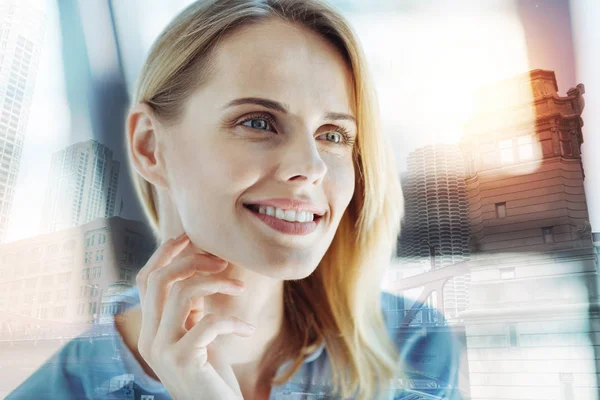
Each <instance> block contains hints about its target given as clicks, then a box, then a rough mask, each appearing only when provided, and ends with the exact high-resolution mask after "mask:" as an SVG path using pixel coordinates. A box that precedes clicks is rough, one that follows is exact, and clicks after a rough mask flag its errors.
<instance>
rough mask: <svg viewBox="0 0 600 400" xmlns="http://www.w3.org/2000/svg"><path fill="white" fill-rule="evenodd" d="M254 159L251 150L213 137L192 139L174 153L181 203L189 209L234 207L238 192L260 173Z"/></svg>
mask: <svg viewBox="0 0 600 400" xmlns="http://www.w3.org/2000/svg"><path fill="white" fill-rule="evenodd" d="M252 160H253V157H252V155H251V154H249V152H243V151H238V150H236V148H235V147H233V146H223V145H220V144H218V143H211V142H210V141H204V142H202V143H195V144H193V145H192V144H190V143H188V146H187V147H186V148H180V151H179V153H178V154H175V157H173V164H174V168H173V171H172V175H173V176H172V178H173V179H172V181H173V182H174V185H173V187H174V190H175V191H176V196H177V197H178V198H179V199H178V201H177V202H178V204H180V205H181V206H183V207H184V208H185V209H186V210H187V213H190V212H194V211H195V212H205V211H208V212H210V213H214V212H215V211H219V210H222V209H223V208H224V207H231V205H232V204H233V202H234V201H235V198H236V197H237V196H236V195H237V194H239V193H240V192H242V191H243V190H245V188H247V187H248V185H250V184H251V182H252V181H253V179H254V177H255V175H256V171H255V170H256V168H258V167H257V166H256V162H254V163H253V162H252ZM254 160H256V157H254ZM198 204H202V205H203V207H198ZM216 207H218V210H217V209H216ZM190 208H192V209H190Z"/></svg>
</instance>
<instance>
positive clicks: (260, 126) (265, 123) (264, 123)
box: [242, 118, 270, 130]
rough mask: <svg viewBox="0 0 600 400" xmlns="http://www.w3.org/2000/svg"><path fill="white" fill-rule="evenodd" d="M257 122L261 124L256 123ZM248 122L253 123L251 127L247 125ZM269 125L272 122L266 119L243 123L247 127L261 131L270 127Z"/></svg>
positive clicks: (252, 119) (249, 120)
mask: <svg viewBox="0 0 600 400" xmlns="http://www.w3.org/2000/svg"><path fill="white" fill-rule="evenodd" d="M257 121H258V122H259V123H255V122H257ZM246 122H251V124H250V126H248V125H245V123H246ZM269 124H270V122H269V121H267V120H266V119H264V118H250V119H247V120H245V121H244V122H242V125H244V126H247V127H248V128H252V129H260V130H263V129H264V128H267V127H268V126H269Z"/></svg>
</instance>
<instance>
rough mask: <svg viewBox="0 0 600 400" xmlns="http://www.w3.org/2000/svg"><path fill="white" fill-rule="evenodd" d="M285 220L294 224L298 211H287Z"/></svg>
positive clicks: (284, 216) (284, 215)
mask: <svg viewBox="0 0 600 400" xmlns="http://www.w3.org/2000/svg"><path fill="white" fill-rule="evenodd" d="M283 219H285V220H286V221H290V222H294V221H295V220H296V211H294V210H285V212H284V214H283Z"/></svg>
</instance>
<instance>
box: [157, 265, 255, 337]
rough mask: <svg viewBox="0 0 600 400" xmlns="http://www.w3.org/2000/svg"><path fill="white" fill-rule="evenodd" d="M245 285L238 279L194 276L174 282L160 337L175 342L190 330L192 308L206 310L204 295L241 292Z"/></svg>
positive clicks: (164, 310) (163, 317) (165, 308)
mask: <svg viewBox="0 0 600 400" xmlns="http://www.w3.org/2000/svg"><path fill="white" fill-rule="evenodd" d="M243 290H244V286H243V283H242V282H241V281H238V280H237V279H226V278H218V277H216V276H198V275H195V276H192V277H190V278H188V279H183V280H180V281H177V282H175V283H173V285H172V286H171V290H170V291H169V294H168V296H167V300H166V302H165V306H164V308H163V312H162V317H161V320H160V324H159V327H158V331H157V332H156V340H157V341H160V342H162V343H166V344H171V343H175V342H177V341H178V340H179V339H181V337H182V336H183V335H185V333H186V332H187V331H188V329H186V327H185V322H186V320H187V318H188V316H189V315H190V312H191V311H192V310H194V311H199V312H201V313H203V312H204V297H205V296H210V295H211V294H214V293H224V294H230V295H234V296H236V295H239V294H241V293H242V292H243Z"/></svg>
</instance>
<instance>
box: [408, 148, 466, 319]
mask: <svg viewBox="0 0 600 400" xmlns="http://www.w3.org/2000/svg"><path fill="white" fill-rule="evenodd" d="M403 180H404V181H403V183H402V186H403V190H404V196H405V220H404V222H403V228H402V232H401V236H400V241H399V254H398V255H399V256H400V258H401V259H402V260H403V262H406V263H414V262H419V261H420V262H425V263H428V264H429V266H428V269H429V268H431V269H436V268H442V267H446V266H449V265H452V264H455V263H457V262H461V261H465V260H466V259H468V257H469V232H470V229H469V210H468V202H467V194H466V184H465V168H464V162H463V156H462V153H461V150H460V148H459V147H458V146H456V145H442V144H438V145H431V146H426V147H423V148H420V149H417V150H415V151H413V152H412V153H411V154H410V155H409V156H408V171H407V173H406V174H404V175H403ZM468 280H469V277H468V276H467V275H461V276H456V277H453V278H451V279H450V280H448V282H447V283H446V284H445V286H444V304H443V305H441V304H439V305H435V306H436V307H442V306H443V308H444V312H445V313H446V315H448V316H454V315H456V314H457V313H458V312H459V311H461V310H464V309H466V308H467V305H468V298H467V285H468Z"/></svg>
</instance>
